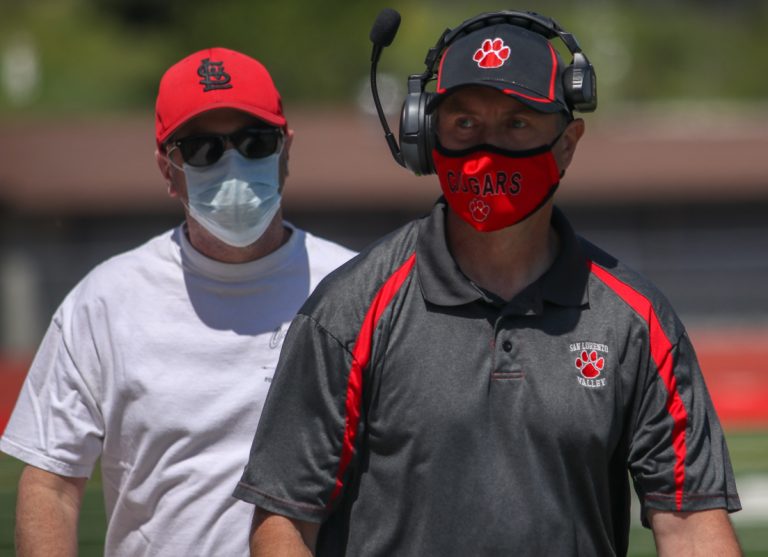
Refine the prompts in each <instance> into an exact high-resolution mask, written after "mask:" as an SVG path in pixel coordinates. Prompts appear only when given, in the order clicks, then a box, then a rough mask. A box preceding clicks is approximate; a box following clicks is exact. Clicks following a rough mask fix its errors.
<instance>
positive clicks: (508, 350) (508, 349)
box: [501, 340, 512, 352]
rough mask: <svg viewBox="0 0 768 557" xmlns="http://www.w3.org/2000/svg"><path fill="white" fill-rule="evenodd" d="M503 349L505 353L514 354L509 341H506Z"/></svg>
mask: <svg viewBox="0 0 768 557" xmlns="http://www.w3.org/2000/svg"><path fill="white" fill-rule="evenodd" d="M501 347H502V348H503V349H504V352H512V343H511V342H509V341H508V340H505V341H504V344H502V345H501Z"/></svg>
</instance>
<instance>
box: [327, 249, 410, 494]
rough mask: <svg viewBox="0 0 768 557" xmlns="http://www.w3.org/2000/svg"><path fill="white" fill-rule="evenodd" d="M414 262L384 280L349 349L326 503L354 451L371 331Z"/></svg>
mask: <svg viewBox="0 0 768 557" xmlns="http://www.w3.org/2000/svg"><path fill="white" fill-rule="evenodd" d="M414 263H416V254H415V253H414V254H412V255H411V256H410V257H409V258H408V259H407V260H406V261H405V263H403V264H402V265H401V266H400V268H398V269H397V270H396V271H395V272H394V273H392V275H390V277H389V278H388V279H387V280H386V282H385V283H384V285H383V286H382V287H381V288H380V289H379V291H378V292H377V293H376V296H375V297H374V298H373V302H371V305H370V306H368V311H367V312H366V313H365V318H364V319H363V324H362V325H361V327H360V331H359V332H358V334H357V339H356V340H355V346H354V348H353V349H352V366H351V368H350V372H349V379H348V380H347V400H346V405H345V409H346V418H345V424H344V442H343V444H342V446H341V459H340V461H339V471H338V473H337V474H336V486H335V487H334V489H333V493H331V498H330V501H329V503H328V505H329V506H330V505H331V503H333V501H334V500H335V499H336V498H337V497H338V496H339V494H340V493H341V490H342V488H343V487H344V474H345V473H346V471H347V467H348V466H349V463H350V462H351V461H352V455H353V454H354V452H355V437H356V435H357V425H358V423H359V422H360V403H361V398H362V395H363V370H364V369H365V368H366V366H367V365H368V362H369V361H370V359H371V344H372V340H373V331H375V330H376V326H377V324H378V322H379V319H380V318H381V315H382V314H383V313H384V310H386V309H387V306H388V305H389V302H391V301H392V299H393V298H394V297H395V294H397V291H398V290H399V289H400V287H401V286H402V285H403V283H404V282H405V279H406V278H407V277H408V274H409V273H410V272H411V269H412V268H413V265H414Z"/></svg>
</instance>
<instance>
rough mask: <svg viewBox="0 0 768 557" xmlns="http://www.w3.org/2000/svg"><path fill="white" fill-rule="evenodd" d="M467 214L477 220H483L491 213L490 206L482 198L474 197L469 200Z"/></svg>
mask: <svg viewBox="0 0 768 557" xmlns="http://www.w3.org/2000/svg"><path fill="white" fill-rule="evenodd" d="M469 214H470V215H472V218H473V219H475V220H476V221H477V222H483V221H484V220H485V219H487V218H488V215H490V214H491V206H490V205H488V204H487V203H486V202H485V201H483V200H482V199H478V198H475V199H473V200H472V201H470V202H469Z"/></svg>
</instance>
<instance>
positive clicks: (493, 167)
mask: <svg viewBox="0 0 768 557" xmlns="http://www.w3.org/2000/svg"><path fill="white" fill-rule="evenodd" d="M555 141H557V139H556V140H555ZM553 144H554V142H552V143H551V144H549V145H544V146H542V147H539V148H537V149H531V150H527V151H507V150H504V149H500V148H498V147H494V146H492V145H478V146H477V147H472V148H470V149H463V150H461V151H454V150H450V149H446V148H445V147H443V146H441V145H440V144H439V143H438V144H437V147H436V148H435V149H434V150H433V151H432V160H433V161H434V163H435V170H436V171H437V176H438V177H439V178H440V186H441V187H442V189H443V194H444V195H445V198H446V200H447V201H448V205H450V207H451V209H452V210H453V211H454V212H456V214H457V215H459V216H460V217H461V218H462V219H464V220H465V221H466V222H468V223H469V224H471V225H472V226H473V227H474V228H475V229H477V230H479V231H480V232H491V231H493V230H499V229H501V228H506V227H507V226H512V225H513V224H516V223H518V222H520V221H521V220H523V219H525V218H526V217H528V216H530V215H531V214H532V213H534V212H535V211H536V210H537V209H538V208H539V207H541V206H542V205H543V204H544V203H545V202H546V201H547V200H548V199H549V198H550V197H551V196H552V194H553V193H555V190H556V189H557V186H558V184H559V183H560V171H559V170H558V168H557V163H556V162H555V158H554V156H552V145H553Z"/></svg>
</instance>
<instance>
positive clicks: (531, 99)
mask: <svg viewBox="0 0 768 557" xmlns="http://www.w3.org/2000/svg"><path fill="white" fill-rule="evenodd" d="M473 85H476V86H481V87H490V88H492V89H496V90H497V91H501V92H502V93H504V94H505V95H508V96H510V97H512V98H513V99H515V100H517V101H520V102H521V103H523V104H524V105H526V106H527V107H529V108H532V109H533V110H535V111H536V112H543V113H545V114H556V113H558V112H566V113H569V112H570V110H569V109H568V107H567V106H565V105H564V104H563V103H561V102H560V101H558V100H556V99H555V100H552V99H547V98H543V97H540V96H538V95H535V94H532V93H531V91H528V90H527V89H524V88H522V87H515V86H514V85H511V84H509V83H502V82H498V81H473V82H470V83H462V84H460V85H455V86H453V87H450V88H448V89H445V90H443V91H441V92H440V93H437V94H435V95H434V96H433V97H432V98H431V99H430V100H429V101H428V102H427V104H426V107H425V110H426V111H427V114H431V113H432V112H434V111H435V110H436V109H437V107H438V105H439V104H440V103H441V102H443V101H444V100H445V99H446V98H448V97H449V96H451V95H452V94H453V93H455V92H456V91H458V90H459V89H463V88H464V87H470V86H473Z"/></svg>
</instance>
